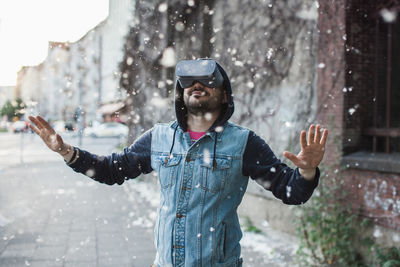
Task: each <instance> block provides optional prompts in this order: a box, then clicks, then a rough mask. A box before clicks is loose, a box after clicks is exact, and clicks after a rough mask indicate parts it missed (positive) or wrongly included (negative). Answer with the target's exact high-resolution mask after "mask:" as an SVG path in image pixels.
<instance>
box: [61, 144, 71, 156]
mask: <svg viewBox="0 0 400 267" xmlns="http://www.w3.org/2000/svg"><path fill="white" fill-rule="evenodd" d="M69 152H71V146H68V148H67V152H65V153H64V154H60V155H61V156H63V157H64V156H65V155H68V154H69Z"/></svg>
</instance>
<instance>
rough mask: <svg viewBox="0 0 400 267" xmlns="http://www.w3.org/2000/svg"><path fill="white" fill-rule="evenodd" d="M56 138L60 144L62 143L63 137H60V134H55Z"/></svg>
mask: <svg viewBox="0 0 400 267" xmlns="http://www.w3.org/2000/svg"><path fill="white" fill-rule="evenodd" d="M56 140H57V142H58V143H59V144H60V145H62V144H63V143H64V141H63V139H62V138H61V136H60V135H59V134H56Z"/></svg>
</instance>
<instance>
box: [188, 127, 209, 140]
mask: <svg viewBox="0 0 400 267" xmlns="http://www.w3.org/2000/svg"><path fill="white" fill-rule="evenodd" d="M188 132H189V135H190V139H191V140H192V143H194V142H196V141H197V140H199V139H200V138H201V137H202V136H203V135H205V134H206V132H192V131H191V130H188Z"/></svg>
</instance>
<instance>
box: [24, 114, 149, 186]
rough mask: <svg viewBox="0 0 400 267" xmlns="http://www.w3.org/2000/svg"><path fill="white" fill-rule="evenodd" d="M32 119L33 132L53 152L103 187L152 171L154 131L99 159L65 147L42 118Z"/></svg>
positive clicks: (85, 152)
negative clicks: (151, 156) (118, 151)
mask: <svg viewBox="0 0 400 267" xmlns="http://www.w3.org/2000/svg"><path fill="white" fill-rule="evenodd" d="M29 119H30V120H31V121H32V122H33V123H34V124H35V126H36V127H35V126H33V125H30V127H31V128H32V130H33V131H34V132H35V133H36V134H38V135H39V136H40V137H41V138H42V140H43V141H44V143H45V144H46V145H47V146H48V147H49V148H50V149H51V150H53V151H55V152H58V153H59V154H61V155H63V157H64V159H65V161H66V162H67V164H68V165H69V166H70V167H71V168H72V169H73V170H74V171H76V172H79V173H82V174H84V175H86V176H89V177H91V178H92V179H94V180H96V181H98V182H100V183H105V184H108V185H112V184H122V183H123V182H124V181H125V180H127V179H131V178H135V177H137V176H139V175H140V174H142V173H149V172H151V171H152V168H151V160H150V151H151V130H149V131H147V132H146V133H144V134H143V135H142V136H140V137H139V138H138V139H137V140H136V141H135V142H134V143H133V144H132V145H131V146H130V147H127V148H125V149H124V151H123V152H121V153H113V154H111V155H109V156H98V155H95V154H92V153H90V152H88V151H85V150H82V149H79V148H77V147H72V146H70V145H68V144H66V143H64V142H63V140H62V138H61V136H60V135H58V134H57V133H56V132H55V131H54V129H52V128H51V126H50V125H49V124H48V123H47V122H46V121H45V120H44V119H43V118H42V117H40V116H36V117H29ZM68 156H69V157H68ZM72 156H74V158H72ZM71 158H72V161H71ZM70 161H71V162H70Z"/></svg>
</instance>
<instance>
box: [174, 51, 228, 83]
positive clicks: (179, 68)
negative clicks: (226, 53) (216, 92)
mask: <svg viewBox="0 0 400 267" xmlns="http://www.w3.org/2000/svg"><path fill="white" fill-rule="evenodd" d="M175 75H176V80H177V82H178V83H179V85H180V86H181V87H182V88H188V87H191V86H192V85H193V84H195V83H196V82H199V83H201V84H202V85H204V86H206V87H210V88H219V87H222V85H223V83H224V78H223V77H222V74H221V72H220V71H219V69H218V66H217V63H216V62H215V60H213V59H208V58H200V59H195V60H182V61H179V62H178V64H177V65H176V68H175Z"/></svg>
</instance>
